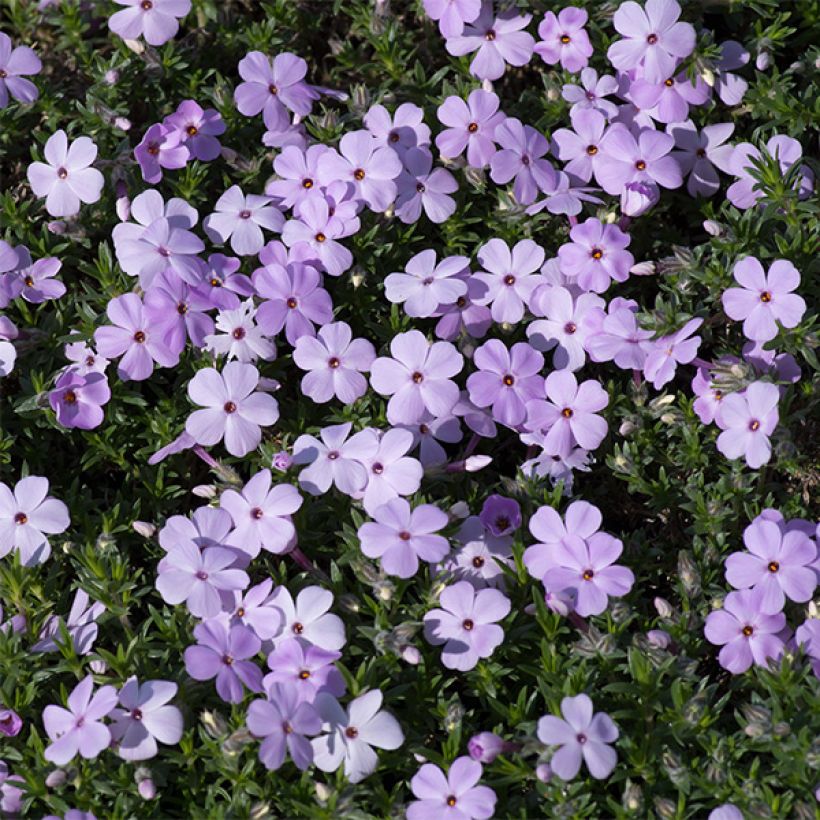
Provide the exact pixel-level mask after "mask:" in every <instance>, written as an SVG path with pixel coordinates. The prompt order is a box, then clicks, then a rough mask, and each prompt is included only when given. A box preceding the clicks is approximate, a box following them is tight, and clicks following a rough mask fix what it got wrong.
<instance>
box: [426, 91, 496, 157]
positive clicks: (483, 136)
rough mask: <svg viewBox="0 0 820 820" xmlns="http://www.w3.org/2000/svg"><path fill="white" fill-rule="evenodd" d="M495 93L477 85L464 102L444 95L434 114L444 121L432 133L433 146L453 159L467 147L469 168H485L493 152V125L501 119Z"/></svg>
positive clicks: (494, 149)
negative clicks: (434, 144) (435, 134)
mask: <svg viewBox="0 0 820 820" xmlns="http://www.w3.org/2000/svg"><path fill="white" fill-rule="evenodd" d="M499 105H500V103H499V99H498V96H497V95H496V94H493V92H492V91H484V90H483V89H480V88H477V89H476V90H475V91H471V92H470V96H469V97H467V102H464V100H462V99H461V98H460V97H453V96H451V97H447V99H446V100H445V101H444V102H443V103H442V104H441V105H440V106H439V107H438V112H437V113H438V118H439V122H441V124H442V125H446V126H447V128H445V130H444V131H442V132H441V133H440V134H439V135H438V136H437V137H436V147H437V148H438V150H439V151H440V152H441V156H442V157H446V158H447V159H455V157H459V156H461V154H462V153H464V149H465V148H466V149H467V163H468V164H469V165H471V166H472V167H473V168H485V167H486V166H487V165H489V163H490V159H491V158H492V156H493V154H495V152H496V146H495V129H496V128H497V126H499V125H500V124H501V123H502V122H504V119H505V117H504V114H502V113H501V112H500V111H499V110H498V107H499Z"/></svg>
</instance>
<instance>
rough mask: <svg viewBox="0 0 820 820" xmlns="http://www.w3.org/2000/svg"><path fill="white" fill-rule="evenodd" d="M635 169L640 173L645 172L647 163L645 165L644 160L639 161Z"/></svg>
mask: <svg viewBox="0 0 820 820" xmlns="http://www.w3.org/2000/svg"><path fill="white" fill-rule="evenodd" d="M635 167H636V168H637V169H638V170H639V171H645V170H646V163H645V162H644V161H643V160H642V159H639V160H638V161H637V162H636V163H635Z"/></svg>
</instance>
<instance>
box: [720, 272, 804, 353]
mask: <svg viewBox="0 0 820 820" xmlns="http://www.w3.org/2000/svg"><path fill="white" fill-rule="evenodd" d="M732 273H733V275H734V277H735V281H736V282H737V283H738V284H739V285H741V287H739V288H729V289H728V290H726V291H724V292H723V309H724V310H725V311H726V313H727V315H728V316H729V317H730V318H731V319H735V320H736V321H740V320H741V319H742V320H743V333H744V334H745V336H746V338H748V339H752V340H753V341H756V342H768V341H770V340H771V339H774V337H775V336H777V333H778V328H777V322H780V324H781V325H783V327H786V328H790V329H791V328H793V327H797V325H798V324H799V323H800V320H801V319H802V318H803V314H804V313H805V311H806V302H805V301H804V299H803V297H801V296H798V295H797V294H795V293H792V291H794V290H795V289H796V288H797V286H798V285H799V284H800V274H799V273H798V272H797V268H795V267H794V265H792V263H791V262H788V261H786V260H785V259H777V260H775V261H774V262H772V264H771V266H770V267H769V272H768V274H767V273H765V272H764V270H763V266H762V265H761V264H760V262H759V261H758V260H757V259H756V258H755V257H754V256H747V257H745V258H743V259H741V260H740V261H739V262H737V263H736V264H735V267H734V269H733V271H732Z"/></svg>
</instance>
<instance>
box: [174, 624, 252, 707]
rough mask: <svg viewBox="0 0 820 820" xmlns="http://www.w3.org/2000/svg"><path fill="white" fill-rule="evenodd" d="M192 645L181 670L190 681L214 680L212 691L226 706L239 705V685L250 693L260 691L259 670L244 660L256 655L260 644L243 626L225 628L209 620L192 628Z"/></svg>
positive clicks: (241, 695)
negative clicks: (213, 690) (229, 704)
mask: <svg viewBox="0 0 820 820" xmlns="http://www.w3.org/2000/svg"><path fill="white" fill-rule="evenodd" d="M194 637H195V638H196V640H197V643H196V645H194V646H189V647H188V648H187V649H186V650H185V656H184V657H185V669H186V671H187V672H188V674H189V675H190V676H191V677H192V678H193V679H194V680H211V678H216V691H217V694H218V695H219V697H221V698H222V700H224V701H227V702H228V703H241V702H242V698H243V696H244V689H243V684H244V685H245V686H247V688H248V689H249V690H250V691H251V692H261V691H262V671H261V670H260V669H259V667H258V666H256V664H254V663H253V662H252V661H250V660H248V658H253V657H254V655H256V654H258V652H259V650H260V649H261V648H262V642H261V641H260V640H259V638H257V637H256V635H255V634H254V633H253V632H252V631H251V630H250V629H248V627H246V626H242V625H241V624H237V625H236V626H231V627H228V626H226V625H225V624H224V623H223V622H222V621H221V620H218V619H216V618H212V619H211V620H209V621H203V622H202V623H199V624H197V625H196V626H195V627H194Z"/></svg>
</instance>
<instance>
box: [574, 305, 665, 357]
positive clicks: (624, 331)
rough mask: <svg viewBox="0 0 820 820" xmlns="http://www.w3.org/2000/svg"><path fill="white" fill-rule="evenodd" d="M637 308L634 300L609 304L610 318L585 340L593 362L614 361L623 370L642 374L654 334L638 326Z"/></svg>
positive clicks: (606, 318)
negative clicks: (638, 371) (639, 371)
mask: <svg viewBox="0 0 820 820" xmlns="http://www.w3.org/2000/svg"><path fill="white" fill-rule="evenodd" d="M637 307H638V306H637V304H636V303H635V302H633V301H631V300H625V299H618V298H616V299H613V300H612V302H610V304H609V314H608V315H607V316H606V317H605V318H604V320H603V322H602V324H601V327H600V329H599V330H598V331H597V332H593V333H591V334H590V335H589V336H588V337H587V340H586V350H587V353H589V357H590V359H592V361H593V362H608V361H614V362H615V364H616V365H617V366H618V367H620V368H622V369H623V370H643V366H644V363H645V362H646V357H647V355H648V354H649V352H650V351H651V350H652V345H651V343H650V341H649V340H650V339H651V338H652V331H651V330H643V329H641V327H640V326H639V325H638V320H637V318H636V316H635V311H636V310H637Z"/></svg>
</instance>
